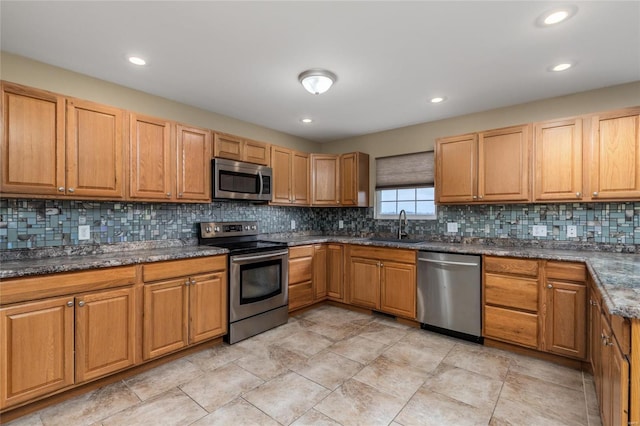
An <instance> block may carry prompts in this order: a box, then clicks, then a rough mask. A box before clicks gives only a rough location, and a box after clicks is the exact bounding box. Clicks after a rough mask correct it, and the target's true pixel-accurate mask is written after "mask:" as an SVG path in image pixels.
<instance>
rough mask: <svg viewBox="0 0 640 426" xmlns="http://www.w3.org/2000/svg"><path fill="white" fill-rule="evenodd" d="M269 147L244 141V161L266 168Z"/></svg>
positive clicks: (268, 162) (260, 143) (264, 144)
mask: <svg viewBox="0 0 640 426" xmlns="http://www.w3.org/2000/svg"><path fill="white" fill-rule="evenodd" d="M269 147H270V145H269V144H266V143H262V142H256V141H250V140H245V141H244V155H243V157H242V158H243V159H244V161H246V162H248V163H254V164H262V165H263V166H268V165H269V164H270V161H269V157H270V148H269Z"/></svg>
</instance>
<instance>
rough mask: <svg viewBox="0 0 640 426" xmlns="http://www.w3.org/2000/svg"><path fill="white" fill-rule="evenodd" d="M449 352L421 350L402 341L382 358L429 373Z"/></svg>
mask: <svg viewBox="0 0 640 426" xmlns="http://www.w3.org/2000/svg"><path fill="white" fill-rule="evenodd" d="M446 354H447V352H444V351H438V350H431V349H430V348H421V347H418V346H415V345H412V344H411V343H406V342H404V341H400V342H398V343H396V344H394V345H393V346H391V347H390V348H389V349H387V350H386V351H385V352H384V353H383V354H382V355H380V358H386V359H389V360H390V361H393V362H395V363H397V364H402V365H410V366H411V367H413V368H417V369H419V370H422V371H424V372H425V373H428V372H430V371H433V370H435V369H436V367H437V366H438V365H439V364H440V362H442V360H443V359H444V357H445V356H446Z"/></svg>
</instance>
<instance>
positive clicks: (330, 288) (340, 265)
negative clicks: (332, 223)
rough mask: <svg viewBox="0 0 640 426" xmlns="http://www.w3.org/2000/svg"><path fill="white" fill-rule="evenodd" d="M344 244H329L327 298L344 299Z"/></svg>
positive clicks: (338, 300) (339, 300) (341, 300)
mask: <svg viewBox="0 0 640 426" xmlns="http://www.w3.org/2000/svg"><path fill="white" fill-rule="evenodd" d="M344 296H345V295H344V246H343V245H341V244H328V245H327V298H328V299H330V300H335V301H337V302H343V301H344Z"/></svg>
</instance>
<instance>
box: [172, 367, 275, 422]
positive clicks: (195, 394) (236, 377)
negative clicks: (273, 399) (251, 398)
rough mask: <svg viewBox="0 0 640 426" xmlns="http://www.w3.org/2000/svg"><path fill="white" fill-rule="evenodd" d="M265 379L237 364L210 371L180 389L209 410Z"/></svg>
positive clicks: (231, 399) (261, 382)
mask: <svg viewBox="0 0 640 426" xmlns="http://www.w3.org/2000/svg"><path fill="white" fill-rule="evenodd" d="M263 383H264V381H263V380H262V379H261V378H259V377H256V376H254V375H253V374H251V373H249V372H248V371H247V370H243V369H242V368H240V367H238V366H237V365H235V364H228V365H225V366H223V367H220V368H218V369H217V370H213V371H208V372H206V373H205V374H204V375H202V376H198V377H196V378H195V379H193V380H191V381H190V382H187V383H185V384H183V385H182V386H180V389H182V391H183V392H184V393H186V394H187V395H189V396H190V397H191V398H192V399H193V400H194V401H196V402H197V403H198V404H200V406H202V407H203V408H204V409H205V410H207V411H208V412H212V411H215V410H217V409H218V408H220V407H222V406H223V405H225V404H227V403H229V402H231V401H233V400H234V399H236V398H237V397H239V396H240V395H242V394H243V393H245V392H247V391H249V390H251V389H253V388H256V387H258V386H260V385H261V384H263Z"/></svg>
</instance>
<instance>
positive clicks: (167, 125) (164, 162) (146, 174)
mask: <svg viewBox="0 0 640 426" xmlns="http://www.w3.org/2000/svg"><path fill="white" fill-rule="evenodd" d="M130 125H131V135H130V143H129V155H130V157H131V162H130V163H131V164H130V172H129V196H130V197H131V198H134V199H135V198H141V199H151V200H163V201H166V200H170V199H171V197H172V196H173V194H172V191H171V188H172V187H173V178H172V177H173V176H174V172H173V170H172V167H171V158H172V155H171V146H172V141H171V122H169V121H165V120H161V119H157V118H151V117H143V116H140V115H137V114H135V113H132V114H131V124H130Z"/></svg>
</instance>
